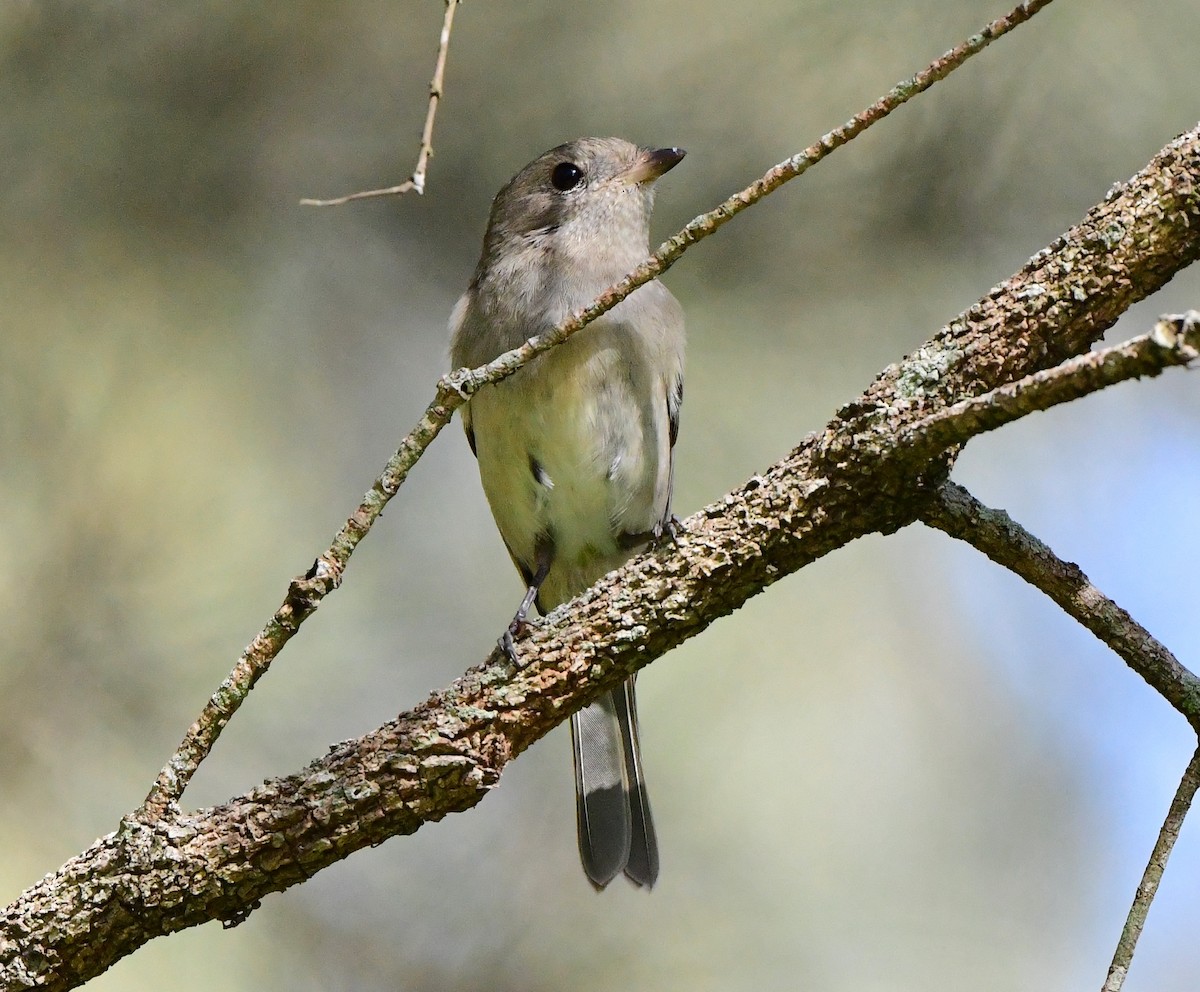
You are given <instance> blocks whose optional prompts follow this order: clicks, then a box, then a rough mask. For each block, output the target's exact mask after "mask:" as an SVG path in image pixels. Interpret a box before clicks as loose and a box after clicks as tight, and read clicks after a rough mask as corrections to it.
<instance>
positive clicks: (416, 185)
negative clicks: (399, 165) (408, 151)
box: [300, 0, 461, 207]
mask: <svg viewBox="0 0 1200 992" xmlns="http://www.w3.org/2000/svg"><path fill="white" fill-rule="evenodd" d="M460 2H461V0H446V16H445V18H444V19H443V20H442V35H441V39H440V41H439V42H438V53H437V62H436V63H435V64H434V67H433V79H432V80H430V83H429V109H428V110H426V111H425V126H424V127H423V128H422V129H421V147H420V149H419V151H418V152H417V165H416V167H415V168H414V169H413V174H412V175H411V176H409V178H408V179H406V180H405V181H404V182H402V183H401V184H400V185H399V186H389V187H388V188H387V189H368V190H363V191H362V192H360V193H350V194H349V195H348V196H338V197H334V198H333V199H332V200H311V199H303V200H301V201H300V205H301V206H304V207H338V206H341V205H342V204H343V203H349V202H350V201H351V200H365V199H368V198H369V197H374V196H400V195H402V194H404V193H407V192H409V191H410V190H411V191H412V192H414V193H416V194H417V195H418V196H421V195H422V194H424V192H425V170H426V168H427V167H428V166H429V156H431V155H432V154H433V120H434V118H435V117H436V116H437V108H438V103H439V102H440V101H441V99H442V82H443V80H444V78H445V75H446V53H447V52H448V51H449V50H450V29H451V27H452V26H453V24H454V11H455V10H457V9H458V5H459V3H460Z"/></svg>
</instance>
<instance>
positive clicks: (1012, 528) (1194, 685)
mask: <svg viewBox="0 0 1200 992" xmlns="http://www.w3.org/2000/svg"><path fill="white" fill-rule="evenodd" d="M921 519H922V520H923V521H924V522H925V523H927V524H929V526H931V527H936V528H937V529H938V530H942V531H945V532H946V533H947V534H949V535H950V536H951V537H957V538H958V539H959V540H962V541H966V542H967V543H968V544H970V545H971V546H972V547H974V548H977V549H978V550H979V551H982V552H983V553H984V554H985V555H987V556H988V557H989V558H991V559H992V561H994V562H996V563H997V564H999V565H1003V566H1004V567H1005V568H1008V569H1011V570H1012V571H1013V572H1015V573H1016V574H1017V575H1019V576H1020V577H1021V578H1023V579H1024V580H1025V581H1026V582H1028V583H1029V584H1030V585H1032V586H1034V587H1035V588H1037V589H1040V590H1041V591H1042V592H1044V593H1045V594H1046V595H1047V596H1049V597H1050V598H1051V599H1052V600H1054V602H1055V603H1057V604H1058V605H1059V606H1060V607H1062V609H1063V610H1064V611H1065V612H1066V613H1067V614H1068V615H1070V616H1072V617H1074V618H1075V619H1076V620H1078V621H1079V622H1080V623H1081V624H1083V625H1084V626H1085V627H1087V629H1088V630H1090V631H1091V632H1092V633H1093V634H1095V635H1096V636H1097V637H1098V638H1100V640H1102V641H1103V642H1104V643H1105V644H1107V645H1108V646H1109V647H1111V648H1112V649H1113V650H1114V651H1115V652H1116V653H1117V654H1118V655H1120V656H1121V658H1122V659H1124V661H1125V663H1126V664H1127V665H1128V666H1129V667H1130V668H1132V669H1133V670H1134V671H1135V672H1137V673H1138V674H1139V675H1140V676H1141V677H1142V678H1144V679H1145V680H1146V681H1147V682H1148V683H1149V684H1150V685H1151V687H1153V689H1154V690H1155V691H1156V692H1158V693H1159V695H1161V696H1162V697H1163V698H1164V699H1165V700H1166V701H1167V702H1169V703H1170V704H1171V705H1172V706H1174V707H1175V709H1177V710H1178V711H1179V712H1180V713H1182V714H1183V715H1184V716H1185V717H1186V718H1187V720H1188V722H1189V723H1190V724H1191V725H1192V726H1193V727H1194V728H1196V729H1197V730H1200V678H1197V677H1196V676H1195V675H1193V674H1192V673H1191V672H1190V671H1188V669H1186V668H1185V667H1184V666H1183V665H1181V664H1180V663H1179V661H1178V660H1177V659H1176V658H1175V656H1174V655H1173V654H1171V652H1170V651H1168V650H1167V649H1166V648H1165V647H1164V646H1163V645H1162V644H1160V643H1159V642H1158V641H1157V640H1156V639H1155V638H1154V637H1153V636H1152V635H1151V634H1150V632H1149V631H1148V630H1146V628H1145V627H1143V626H1142V625H1141V624H1139V623H1138V622H1137V621H1136V620H1134V619H1133V617H1131V616H1130V615H1129V614H1128V613H1126V612H1125V611H1124V610H1123V609H1121V607H1119V606H1118V605H1117V604H1116V603H1114V602H1113V601H1112V600H1111V599H1109V598H1108V597H1107V596H1105V595H1104V594H1103V593H1102V592H1100V590H1099V589H1097V588H1096V587H1095V586H1094V585H1092V583H1091V582H1090V581H1089V580H1088V577H1087V576H1086V575H1084V574H1083V571H1082V570H1081V569H1080V568H1079V566H1078V565H1076V564H1074V563H1073V562H1068V561H1063V560H1062V559H1061V558H1059V557H1058V556H1057V555H1055V553H1054V552H1053V551H1051V550H1050V549H1049V548H1048V547H1047V546H1046V545H1045V544H1043V543H1042V542H1041V541H1039V540H1038V539H1037V538H1036V537H1034V536H1033V535H1032V534H1030V533H1029V532H1028V531H1027V530H1025V528H1024V527H1022V526H1021V525H1020V524H1018V523H1017V522H1016V521H1014V520H1013V519H1012V518H1011V517H1010V516H1009V515H1008V514H1007V513H1005V512H1004V511H1003V510H993V509H991V508H990V507H986V506H984V505H983V504H982V503H980V502H979V500H977V499H975V497H974V496H972V495H971V494H970V493H969V492H967V491H966V490H965V489H963V487H962V486H959V485H955V484H954V483H953V482H947V483H945V484H943V485H942V486H941V487H940V488H939V489H938V492H937V496H936V498H935V499H934V500H933V501H932V502H930V504H929V506H928V507H927V509H926V510H925V512H924V513H923V514H922V516H921Z"/></svg>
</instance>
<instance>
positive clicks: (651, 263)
mask: <svg viewBox="0 0 1200 992" xmlns="http://www.w3.org/2000/svg"><path fill="white" fill-rule="evenodd" d="M1051 2H1052V0H1027V2H1025V3H1021V4H1019V5H1018V6H1017V7H1015V8H1014V9H1013V10H1012V11H1010V12H1009V13H1008V14H1007V15H1006V16H1004V17H1002V18H999V19H998V20H995V21H993V22H992V23H991V24H989V25H987V26H986V27H985V28H984V29H983V30H982V31H980V32H979V33H978V34H976V35H973V36H972V37H970V38H968V39H967V40H966V41H964V42H963V43H962V44H960V45H958V46H957V47H955V48H953V49H951V50H950V51H948V52H946V53H945V54H944V55H942V56H940V57H939V58H937V59H935V60H934V61H933V62H931V63H930V64H929V65H928V66H927V67H926V68H925V69H923V70H921V72H919V73H917V74H916V75H915V76H913V77H911V78H910V79H907V80H904V81H903V82H901V83H899V84H897V85H896V86H895V87H893V88H892V90H891V91H890V92H889V93H888V94H887V95H886V96H884V97H883V98H881V99H880V100H878V101H877V102H876V103H874V104H872V105H871V106H870V107H868V108H867V109H866V110H864V111H862V112H861V113H859V114H858V115H857V116H855V117H853V118H851V119H850V120H849V121H847V122H846V123H845V124H843V125H842V126H841V127H839V128H836V129H835V130H833V131H831V132H829V133H828V134H826V135H825V136H824V137H822V138H821V139H820V140H819V141H818V142H816V143H815V144H813V145H810V146H809V147H808V148H806V149H805V150H804V151H802V152H800V153H799V154H798V155H794V156H792V157H791V158H789V159H787V160H785V161H784V162H781V163H780V164H779V165H776V166H775V167H774V168H772V169H770V170H768V171H767V172H766V174H764V175H763V176H762V178H760V179H759V180H757V181H756V182H754V183H752V184H751V185H750V186H748V187H746V188H745V189H744V190H742V191H741V192H739V193H736V194H734V195H733V196H731V197H730V198H729V199H727V200H726V201H725V202H724V203H722V204H720V205H719V206H718V207H716V208H715V209H714V210H711V211H709V212H708V213H705V214H702V215H701V216H699V217H697V218H696V219H695V220H693V221H692V222H691V223H689V224H688V225H687V226H686V227H685V228H684V229H683V230H682V231H680V232H679V233H678V234H676V235H675V236H674V237H673V238H671V239H669V240H668V241H666V242H665V243H664V244H663V245H662V246H660V247H659V249H658V251H657V252H655V253H654V254H653V255H652V256H651V257H650V258H648V259H647V260H646V261H645V262H643V263H642V264H641V265H639V266H638V267H637V268H636V269H634V271H633V272H631V273H630V274H629V275H628V276H626V277H625V278H624V279H622V280H621V281H620V282H619V283H617V284H616V285H614V286H612V287H610V288H609V289H608V290H606V291H605V292H604V293H602V294H601V295H600V296H599V297H598V298H597V299H596V301H595V302H594V303H593V304H592V305H591V306H589V307H588V308H586V309H585V310H582V311H580V312H579V313H577V314H575V315H573V316H572V317H570V318H568V319H567V320H566V321H564V322H563V323H562V324H560V325H559V326H558V327H557V328H555V329H554V330H552V331H548V332H546V333H545V334H542V335H539V336H538V337H535V338H531V339H530V340H528V341H526V342H525V343H524V344H523V345H521V346H520V347H519V348H516V349H514V350H512V351H510V352H506V353H505V354H503V355H501V356H500V357H499V358H497V359H496V360H495V361H493V362H490V363H489V364H488V365H485V366H482V367H481V368H478V369H460V370H458V371H456V372H454V373H451V374H449V375H446V376H443V377H442V378H441V379H440V380H439V381H438V385H437V395H436V396H435V397H434V399H433V401H432V402H431V403H430V404H429V406H428V407H426V409H425V412H424V413H423V414H422V415H421V418H420V420H419V421H418V422H417V425H416V426H415V427H414V428H413V429H412V430H411V431H410V432H409V433H408V435H407V436H406V437H405V438H404V440H403V441H401V442H400V447H399V448H398V450H397V451H396V453H395V454H393V455H392V457H391V458H389V459H388V462H387V464H386V465H385V466H384V470H383V473H382V474H381V475H380V477H379V478H378V479H377V480H376V481H375V484H374V485H373V486H372V487H371V489H370V490H369V491H368V492H367V493H366V495H365V496H364V497H363V499H362V502H361V503H360V504H359V507H358V509H357V510H356V511H355V512H354V514H353V515H352V516H351V517H350V519H349V520H347V521H346V523H345V524H344V525H343V527H342V529H341V530H340V531H339V532H338V534H337V536H336V537H335V538H334V540H333V543H332V544H331V545H330V546H329V548H328V549H327V550H326V551H325V552H324V553H323V554H322V555H321V556H320V557H319V558H318V559H317V560H316V562H314V564H313V567H312V568H311V569H310V570H309V572H308V573H307V574H306V575H304V576H302V577H299V578H296V579H293V580H292V583H291V585H290V586H289V587H288V594H287V597H286V598H285V600H284V602H283V605H282V606H280V608H279V609H278V610H277V611H276V612H275V614H274V615H273V616H272V617H271V619H270V620H269V621H268V622H267V624H266V625H265V626H264V627H263V629H262V630H261V631H260V632H259V633H258V635H257V636H256V637H255V638H254V640H253V641H251V643H250V644H249V645H248V646H247V647H246V649H245V650H244V651H243V652H242V655H241V657H240V658H239V659H238V660H237V662H236V664H235V665H234V667H233V670H232V671H231V672H230V673H229V675H228V676H227V677H226V678H225V680H224V681H223V682H222V683H221V685H220V686H219V687H218V689H217V691H216V692H215V693H214V694H213V695H212V697H211V698H210V699H209V702H208V704H207V705H206V706H205V708H204V710H203V711H202V712H201V714H200V716H199V717H198V718H197V719H196V722H195V723H193V724H192V726H191V727H190V728H188V732H187V734H186V735H185V737H184V739H183V741H182V742H181V743H180V745H179V747H178V749H177V750H176V751H175V754H174V755H172V756H171V758H170V760H169V761H168V762H167V764H166V765H165V766H164V767H163V769H162V771H160V772H159V774H158V778H157V779H156V780H155V783H154V785H153V786H152V787H151V789H150V792H149V794H148V795H147V796H146V800H145V802H144V803H143V804H142V807H141V809H140V810H139V811H138V818H139V819H144V820H148V819H153V818H155V817H157V816H159V815H161V813H162V811H163V810H164V809H165V808H166V806H168V805H169V804H171V803H174V802H177V801H178V800H179V798H180V797H181V796H182V795H183V792H184V790H185V789H186V788H187V785H188V783H189V782H190V781H191V778H192V776H193V775H194V774H195V771H196V769H197V768H198V767H199V765H200V763H201V762H202V761H203V760H204V759H205V757H207V755H208V754H209V752H210V751H211V750H212V748H213V745H214V744H215V743H216V741H217V738H218V737H219V736H220V734H221V731H222V730H223V729H224V728H225V725H226V724H227V723H228V722H229V720H230V719H231V718H232V716H233V714H234V713H235V712H236V711H237V709H238V707H239V706H241V704H242V701H243V700H244V699H245V698H246V696H247V695H248V694H249V692H250V690H251V689H253V688H254V685H255V683H256V682H257V681H258V680H259V679H260V678H261V677H262V676H263V675H264V674H265V673H266V671H267V668H268V667H269V666H270V664H271V661H272V660H273V659H274V658H275V656H276V655H277V654H278V653H279V652H280V650H282V648H283V646H284V645H285V644H286V643H287V642H288V640H290V639H291V637H292V635H293V634H295V632H296V631H297V629H299V626H300V624H301V623H303V622H304V620H305V619H307V618H308V617H309V616H310V615H311V614H312V613H313V611H314V610H316V608H317V606H318V605H320V602H321V600H322V599H324V597H325V596H327V595H328V594H329V593H330V592H332V591H333V590H334V589H336V588H337V586H338V585H339V583H340V582H341V576H342V573H343V571H344V570H345V568H346V565H347V563H348V562H349V559H350V556H351V555H352V554H353V553H354V549H355V548H356V547H357V546H358V543H359V541H361V540H362V539H363V537H365V536H366V534H367V532H368V531H369V530H370V529H371V526H372V525H373V524H374V522H375V520H376V519H377V518H378V517H379V515H380V514H381V513H382V512H383V508H384V507H385V506H386V505H387V502H388V501H389V500H390V499H391V498H392V497H393V496H394V495H395V494H396V492H397V491H398V490H399V488H400V486H401V485H402V484H403V483H404V480H405V479H406V478H407V477H408V473H409V471H410V470H411V469H412V467H413V465H415V464H416V462H417V460H418V459H419V458H420V457H421V455H422V454H423V453H424V451H425V449H426V448H428V447H429V445H430V444H431V443H432V442H433V439H434V438H435V437H437V435H438V434H439V433H440V432H441V430H442V428H443V427H445V426H446V425H447V424H448V423H449V422H450V418H451V417H452V416H453V414H454V411H455V410H457V409H458V408H459V407H460V406H462V405H463V404H464V403H466V401H467V400H468V399H469V398H470V396H471V394H472V393H474V392H475V391H476V390H477V389H479V388H480V387H481V386H483V385H486V384H488V383H492V382H498V381H500V380H501V379H503V378H505V377H507V376H509V375H512V374H513V373H514V372H515V371H516V370H517V369H519V368H520V367H521V366H522V365H524V364H525V363H526V362H528V361H530V360H531V359H533V358H534V357H535V356H537V355H539V354H541V353H542V352H544V351H547V350H548V349H550V348H552V347H554V346H555V345H557V344H559V343H561V342H562V341H565V340H566V339H567V338H568V337H570V336H571V335H572V334H574V333H576V332H578V331H579V330H581V329H582V328H583V327H585V326H587V325H588V324H589V323H591V322H592V321H593V320H595V319H596V318H597V317H599V316H601V315H602V314H604V313H606V312H607V311H609V310H611V309H612V308H613V307H615V306H616V305H617V304H618V303H619V302H620V301H621V300H623V299H624V298H625V297H627V296H628V295H629V294H630V293H632V292H633V291H634V290H635V289H637V288H638V287H639V286H642V285H644V284H645V283H647V282H650V281H651V280H652V279H654V278H655V277H656V276H658V275H660V274H661V273H663V272H665V271H666V270H667V269H668V268H670V267H671V266H672V265H673V264H674V263H675V262H676V261H677V260H678V259H679V258H680V257H681V256H682V255H683V253H684V252H685V251H686V250H687V249H688V248H689V247H691V246H692V245H693V244H695V243H696V242H698V241H701V240H703V239H704V238H706V237H708V236H709V235H711V234H713V233H715V232H716V230H717V229H718V228H719V227H721V226H722V225H724V224H725V223H726V222H727V221H729V220H730V219H732V218H733V217H734V216H736V215H737V214H739V213H741V212H742V211H743V210H745V209H746V208H747V207H750V206H753V205H754V204H755V203H757V202H758V201H759V200H761V199H763V198H764V197H765V196H768V195H769V194H771V193H773V192H774V191H775V190H777V189H778V188H779V187H780V186H782V185H783V184H784V183H786V182H788V181H789V180H791V179H794V178H796V177H797V176H799V175H802V174H803V173H804V172H806V171H807V170H808V169H809V168H811V167H812V166H813V165H815V164H816V163H817V162H819V161H821V160H822V159H823V158H825V157H826V156H827V155H828V154H829V153H830V152H832V151H833V150H834V149H836V148H839V147H841V146H842V145H844V144H846V143H847V142H849V141H850V140H851V139H852V138H854V137H856V136H857V135H859V134H861V133H862V132H863V131H864V130H866V129H867V128H868V127H870V126H871V125H872V124H875V123H876V122H878V121H880V120H883V118H885V117H887V116H888V115H889V114H891V113H892V111H894V110H896V109H897V108H898V107H900V106H901V105H903V104H904V103H907V102H908V101H909V100H911V99H912V98H913V97H914V96H916V95H917V94H918V93H921V92H923V91H924V90H927V89H928V88H929V87H930V86H932V85H933V84H934V83H935V82H937V81H938V80H940V79H944V78H945V77H946V76H947V75H949V74H950V73H951V72H952V71H954V70H955V69H957V68H958V67H959V66H960V65H962V64H963V63H964V62H966V61H967V59H969V58H970V57H971V56H973V55H976V54H978V53H979V52H981V51H983V49H984V48H986V47H987V46H988V45H989V44H991V42H993V41H995V40H996V39H997V38H1000V37H1001V36H1003V35H1005V34H1007V33H1008V32H1009V31H1011V30H1012V29H1013V28H1015V27H1016V26H1017V25H1019V24H1022V23H1024V22H1025V21H1027V20H1029V18H1030V17H1032V16H1033V15H1034V14H1036V13H1037V12H1038V11H1039V10H1041V9H1042V8H1043V7H1045V6H1047V5H1049V4H1050V3H1051ZM444 37H445V36H444Z"/></svg>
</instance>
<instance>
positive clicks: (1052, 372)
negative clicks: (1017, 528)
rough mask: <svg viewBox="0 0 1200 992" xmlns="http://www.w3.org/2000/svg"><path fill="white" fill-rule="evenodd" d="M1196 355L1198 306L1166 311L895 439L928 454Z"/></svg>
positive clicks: (1199, 330)
mask: <svg viewBox="0 0 1200 992" xmlns="http://www.w3.org/2000/svg"><path fill="white" fill-rule="evenodd" d="M1197 360H1200V311H1197V310H1189V311H1187V312H1186V313H1181V314H1164V315H1163V316H1162V317H1160V318H1159V319H1158V322H1157V323H1156V324H1155V325H1154V330H1152V331H1151V332H1150V333H1149V334H1143V335H1141V336H1139V337H1136V338H1133V339H1131V340H1129V341H1126V342H1125V343H1124V344H1119V345H1114V346H1112V347H1111V348H1101V349H1100V350H1099V351H1089V352H1087V353H1086V354H1083V355H1077V356H1076V357H1074V358H1069V359H1067V360H1066V361H1065V362H1063V363H1062V364H1061V365H1056V366H1054V367H1053V368H1050V369H1043V370H1042V371H1040V372H1034V373H1033V374H1032V375H1027V376H1025V377H1024V378H1023V379H1018V380H1017V381H1016V382H1010V383H1008V384H1007V385H1004V386H999V387H997V388H996V389H991V390H989V391H988V392H986V393H981V394H980V395H979V396H972V397H970V398H968V399H965V400H962V401H960V402H958V403H955V404H954V405H952V406H948V407H946V408H945V409H942V410H939V411H938V412H937V413H935V414H933V415H932V416H930V417H927V418H926V419H924V420H922V421H919V422H918V423H916V424H913V426H912V427H910V428H908V429H906V430H905V431H903V432H902V433H901V434H900V435H899V436H898V437H897V440H898V441H899V442H900V443H901V444H904V445H910V446H911V447H912V448H913V449H915V450H921V449H927V450H928V454H929V456H930V457H932V456H933V455H934V454H936V453H937V452H940V451H944V450H945V449H946V448H949V447H950V446H951V445H955V444H962V443H964V442H965V441H969V440H970V439H971V438H973V437H975V436H976V435H977V434H983V433H985V432H987V431H993V430H995V429H996V428H998V427H1003V426H1004V425H1005V424H1010V423H1012V422H1013V421H1016V420H1020V419H1021V418H1022V417H1025V416H1027V415H1029V414H1031V413H1034V412H1036V411H1039V410H1048V409H1049V408H1050V407H1052V406H1057V405H1058V404H1060V403H1069V402H1070V401H1071V400H1076V399H1079V398H1080V397H1081V396H1086V395H1087V394H1089V393H1094V392H1098V391H1099V390H1101V389H1104V388H1105V387H1106V386H1113V385H1116V384H1117V383H1118V382H1125V381H1126V380H1128V379H1137V378H1140V377H1142V376H1156V375H1159V374H1160V373H1161V372H1162V371H1163V370H1165V369H1168V368H1171V367H1173V366H1179V365H1183V366H1186V365H1189V364H1193V363H1195V362H1196V361H1197Z"/></svg>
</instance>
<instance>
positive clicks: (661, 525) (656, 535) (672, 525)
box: [650, 513, 683, 548]
mask: <svg viewBox="0 0 1200 992" xmlns="http://www.w3.org/2000/svg"><path fill="white" fill-rule="evenodd" d="M682 533H683V523H682V522H681V521H680V519H679V518H678V517H677V516H675V514H673V513H672V514H671V515H670V516H668V517H664V518H663V519H662V520H660V521H659V522H658V523H656V524H655V525H654V527H653V529H651V531H650V546H651V547H652V548H659V547H662V543H663V537H669V538H670V539H671V543H672V544H673V545H675V547H677V548H678V547H679V535H680V534H682Z"/></svg>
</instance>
